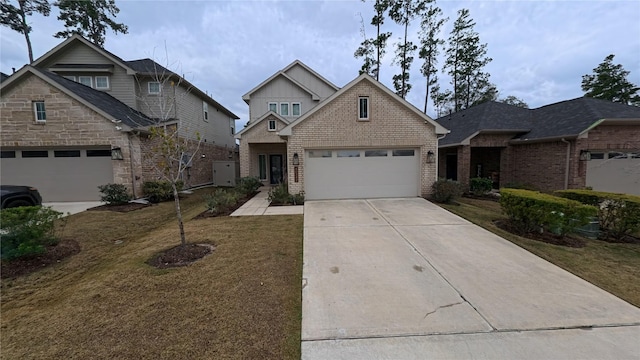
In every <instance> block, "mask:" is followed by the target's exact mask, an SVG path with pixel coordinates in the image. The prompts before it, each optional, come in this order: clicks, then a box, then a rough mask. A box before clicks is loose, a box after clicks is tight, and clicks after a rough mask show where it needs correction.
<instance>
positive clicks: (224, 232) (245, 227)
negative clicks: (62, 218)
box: [0, 189, 302, 359]
mask: <svg viewBox="0 0 640 360" xmlns="http://www.w3.org/2000/svg"><path fill="white" fill-rule="evenodd" d="M210 190H211V189H201V190H197V191H195V192H194V194H192V195H189V196H188V197H187V198H185V199H184V200H183V201H182V207H183V210H184V211H183V216H184V218H185V219H187V221H186V223H185V227H186V234H187V241H188V242H193V243H209V244H214V245H215V246H216V248H215V251H214V252H213V253H212V254H210V255H208V256H206V257H205V258H203V259H201V260H199V261H197V262H195V263H194V264H192V265H190V266H187V267H181V268H174V269H165V270H159V269H156V268H153V267H151V266H149V265H147V264H145V261H147V260H148V259H149V258H150V257H151V256H152V255H154V254H156V253H157V252H159V251H161V250H163V249H167V248H170V247H173V246H175V245H178V244H179V241H180V240H179V236H178V227H177V222H176V220H175V215H174V213H173V202H166V203H161V204H159V205H157V206H152V207H147V208H144V209H140V210H136V211H132V212H129V213H117V212H110V211H87V212H84V213H81V214H77V215H73V216H71V217H69V221H68V223H67V226H66V228H65V229H64V233H63V238H71V239H75V240H76V241H77V242H78V243H79V244H80V246H81V251H80V253H79V254H76V255H74V256H73V257H70V258H68V259H66V260H63V261H62V262H61V263H60V264H56V265H54V266H53V267H49V268H45V269H43V270H41V271H38V272H35V273H32V274H31V275H27V276H23V277H18V278H15V279H4V280H2V305H1V315H2V319H1V324H2V327H1V339H2V346H1V349H2V350H1V356H0V357H2V358H7V359H23V358H51V359H53V358H78V359H90V358H103V359H107V358H110V359H111V358H114V359H115V358H119V359H223V358H224V359H227V358H244V359H294V358H296V359H299V358H300V326H301V324H300V320H301V284H302V279H301V274H302V216H257V217H234V218H231V217H218V218H208V219H195V220H192V218H193V217H195V216H196V215H198V214H199V213H200V212H202V211H203V210H205V207H204V201H203V199H202V197H203V195H204V194H207V193H208V192H209V191H210Z"/></svg>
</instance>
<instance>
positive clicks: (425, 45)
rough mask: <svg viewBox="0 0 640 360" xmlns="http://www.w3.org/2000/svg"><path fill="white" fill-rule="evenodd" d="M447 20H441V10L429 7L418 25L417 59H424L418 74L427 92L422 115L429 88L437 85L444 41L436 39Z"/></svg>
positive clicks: (425, 107) (425, 109)
mask: <svg viewBox="0 0 640 360" xmlns="http://www.w3.org/2000/svg"><path fill="white" fill-rule="evenodd" d="M447 20H449V18H442V10H441V9H440V8H439V7H437V6H435V5H431V6H429V8H428V9H427V10H426V11H425V12H424V14H423V15H422V22H421V23H420V51H419V52H418V57H419V58H420V59H424V63H423V64H422V67H421V68H420V72H421V73H422V75H423V76H424V77H425V79H426V85H427V91H426V93H425V96H424V113H425V114H426V113H427V103H428V101H429V88H430V87H433V86H435V85H436V84H437V83H438V76H437V75H436V74H437V73H438V68H437V65H438V55H440V49H441V48H442V46H443V45H444V40H443V39H440V38H438V34H439V33H440V29H441V28H442V25H444V23H445V22H446V21H447Z"/></svg>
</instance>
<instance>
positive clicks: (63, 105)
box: [0, 75, 142, 194]
mask: <svg viewBox="0 0 640 360" xmlns="http://www.w3.org/2000/svg"><path fill="white" fill-rule="evenodd" d="M42 100H43V101H44V102H45V109H46V114H47V122H46V123H45V124H36V122H35V117H34V112H33V104H32V101H42ZM0 123H1V124H2V131H1V132H0V146H1V147H3V148H25V147H46V148H53V147H67V148H68V147H87V146H103V147H110V148H113V147H119V148H121V149H122V154H123V157H124V160H113V161H112V164H113V182H114V183H119V184H124V185H126V186H127V187H128V188H129V189H130V190H131V189H132V187H134V186H133V185H132V184H133V181H134V179H135V176H139V174H141V172H142V169H141V167H140V158H139V156H140V150H139V142H138V140H137V139H135V137H130V136H129V135H128V134H127V133H124V132H122V131H119V130H116V126H115V124H114V123H112V122H111V121H110V120H109V119H107V118H105V117H103V116H102V115H100V114H98V113H97V112H95V111H93V110H91V109H90V108H89V107H87V106H85V105H84V104H82V103H80V102H78V101H76V100H74V99H73V98H71V97H70V96H68V95H67V94H65V93H63V92H61V91H60V90H58V89H57V88H55V87H53V86H51V85H49V84H48V83H47V82H45V81H43V80H42V79H40V78H38V77H37V76H35V75H26V78H25V79H24V80H23V81H22V82H21V83H19V84H16V85H15V86H13V87H11V89H9V90H8V91H7V90H6V89H3V93H2V96H1V98H0ZM132 164H133V166H132ZM135 188H136V194H139V193H140V192H139V191H140V183H138V182H136V183H135Z"/></svg>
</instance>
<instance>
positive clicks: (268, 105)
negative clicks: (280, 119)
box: [267, 102, 280, 114]
mask: <svg viewBox="0 0 640 360" xmlns="http://www.w3.org/2000/svg"><path fill="white" fill-rule="evenodd" d="M271 105H275V106H276V111H274V113H276V114H279V113H280V112H279V111H278V110H280V109H278V103H277V102H270V103H267V110H268V111H272V110H271Z"/></svg>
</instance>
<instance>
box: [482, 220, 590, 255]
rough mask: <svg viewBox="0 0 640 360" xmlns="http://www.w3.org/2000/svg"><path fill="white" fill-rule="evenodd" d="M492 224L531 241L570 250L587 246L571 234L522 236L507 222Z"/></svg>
mask: <svg viewBox="0 0 640 360" xmlns="http://www.w3.org/2000/svg"><path fill="white" fill-rule="evenodd" d="M493 223H494V224H495V225H496V226H497V227H499V228H500V229H502V230H505V231H508V232H510V233H512V234H514V235H518V236H522V237H524V238H527V239H531V240H537V241H542V242H546V243H549V244H553V245H560V246H567V247H572V248H581V247H584V246H586V245H587V242H586V240H585V239H583V238H580V237H576V236H574V235H571V234H569V235H566V236H559V235H556V234H552V233H549V232H546V231H545V232H543V233H537V232H532V233H526V234H522V233H520V232H519V231H518V230H517V229H516V228H515V227H514V226H513V225H511V223H510V222H509V221H508V220H495V221H494V222H493Z"/></svg>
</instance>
